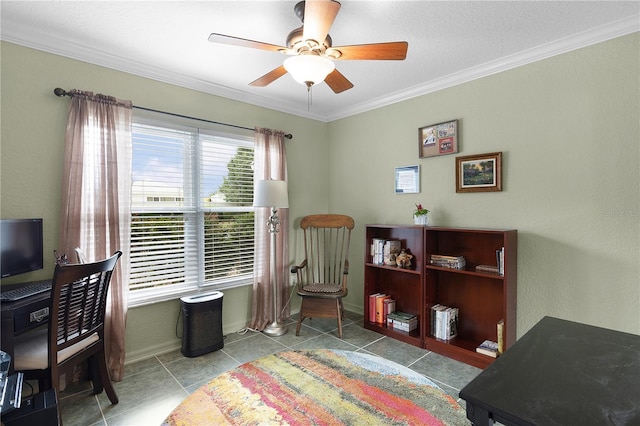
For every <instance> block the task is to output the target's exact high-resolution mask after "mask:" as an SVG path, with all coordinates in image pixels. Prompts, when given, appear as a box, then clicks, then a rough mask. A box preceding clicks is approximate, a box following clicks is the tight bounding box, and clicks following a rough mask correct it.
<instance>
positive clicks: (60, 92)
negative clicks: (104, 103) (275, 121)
mask: <svg viewBox="0 0 640 426" xmlns="http://www.w3.org/2000/svg"><path fill="white" fill-rule="evenodd" d="M53 93H55V95H56V96H58V97H63V96H69V97H72V96H73V94H72V93H71V92H67V91H66V90H64V89H61V88H59V87H56V88H55V89H53ZM133 108H136V109H141V110H144V111H151V112H157V113H160V114H166V115H172V116H174V117H180V118H187V119H189V120H197V121H203V122H205V123H211V124H219V125H221V126H227V127H235V128H236V129H244V130H255V129H252V128H250V127H244V126H236V125H235V124H228V123H220V122H218V121H212V120H206V119H204V118H197V117H190V116H188V115H182V114H176V113H173V112H167V111H160V110H157V109H152V108H145V107H141V106H136V105H133ZM284 137H285V138H287V139H291V138H293V135H292V134H291V133H287V134H285V135H284Z"/></svg>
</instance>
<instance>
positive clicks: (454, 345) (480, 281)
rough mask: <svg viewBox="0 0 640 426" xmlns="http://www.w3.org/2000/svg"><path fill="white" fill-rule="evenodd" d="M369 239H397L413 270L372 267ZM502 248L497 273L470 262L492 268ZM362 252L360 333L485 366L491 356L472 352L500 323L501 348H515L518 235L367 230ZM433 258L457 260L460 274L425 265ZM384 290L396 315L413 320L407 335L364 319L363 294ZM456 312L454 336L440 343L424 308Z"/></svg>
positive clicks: (371, 227) (403, 228)
mask: <svg viewBox="0 0 640 426" xmlns="http://www.w3.org/2000/svg"><path fill="white" fill-rule="evenodd" d="M374 238H382V239H398V240H400V241H401V245H402V248H409V250H410V252H411V254H412V255H413V256H414V258H413V259H412V261H413V262H414V265H413V269H401V268H398V267H395V266H385V265H377V264H374V263H372V262H371V259H372V258H371V252H370V247H371V242H372V240H373V239H374ZM502 247H504V274H503V275H500V274H496V273H493V272H485V271H476V270H475V268H476V266H477V265H496V250H500V249H501V248H502ZM365 248H366V251H367V252H366V253H365V259H366V263H365V274H364V277H365V284H364V285H365V287H364V290H365V292H364V295H365V301H364V302H365V303H364V305H365V321H364V323H365V328H367V329H370V330H374V331H377V332H379V333H381V334H384V335H386V336H389V337H393V338H395V339H398V340H400V341H403V342H407V343H410V344H413V345H415V346H420V347H423V348H426V349H429V350H432V351H434V352H436V353H439V354H441V355H444V356H448V357H450V358H454V359H456V360H459V361H461V362H465V363H467V364H470V365H474V366H476V367H479V368H485V367H486V366H488V365H489V364H491V362H493V361H494V358H492V357H489V356H486V355H482V354H479V353H477V352H476V351H475V348H476V347H477V346H478V345H479V344H480V343H482V342H483V341H484V340H486V339H488V340H493V341H497V340H498V336H497V323H498V322H499V321H500V320H503V321H504V326H503V341H504V345H505V349H506V348H508V347H510V346H511V345H512V344H513V343H515V337H516V328H515V324H516V289H517V282H516V280H517V231H516V230H496V229H469V228H449V227H424V226H400V225H367V227H366V246H365ZM432 254H440V255H448V256H464V258H465V261H466V266H465V268H464V269H451V268H446V267H441V266H435V265H430V264H429V259H430V258H431V255H432ZM375 293H385V294H389V295H391V297H392V298H393V299H395V300H396V310H398V311H403V312H408V313H411V314H415V315H418V317H419V320H418V328H417V329H416V330H414V331H412V332H411V333H406V332H403V331H399V330H395V329H393V328H390V327H387V326H386V325H385V324H378V323H375V322H370V321H369V301H368V299H369V295H371V294H375ZM435 304H441V305H446V306H451V307H456V308H458V309H459V315H458V334H457V336H456V337H455V338H453V339H451V340H448V341H444V340H440V339H436V338H435V337H433V336H431V324H430V321H431V307H432V306H433V305H435Z"/></svg>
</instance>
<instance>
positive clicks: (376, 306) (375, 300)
mask: <svg viewBox="0 0 640 426" xmlns="http://www.w3.org/2000/svg"><path fill="white" fill-rule="evenodd" d="M395 310H396V301H395V300H394V299H392V298H391V296H390V295H388V294H385V293H375V294H370V295H369V322H375V323H378V324H386V323H387V315H389V313H390V312H393V311H395Z"/></svg>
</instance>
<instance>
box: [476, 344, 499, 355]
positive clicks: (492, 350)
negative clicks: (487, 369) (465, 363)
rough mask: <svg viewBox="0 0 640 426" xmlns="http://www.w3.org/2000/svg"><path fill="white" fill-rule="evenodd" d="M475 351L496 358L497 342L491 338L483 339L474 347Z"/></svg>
mask: <svg viewBox="0 0 640 426" xmlns="http://www.w3.org/2000/svg"><path fill="white" fill-rule="evenodd" d="M476 352H478V353H479V354H483V355H487V356H490V357H492V358H496V357H497V356H498V344H497V343H496V342H494V341H492V340H485V341H484V342H482V343H480V346H478V347H477V348H476Z"/></svg>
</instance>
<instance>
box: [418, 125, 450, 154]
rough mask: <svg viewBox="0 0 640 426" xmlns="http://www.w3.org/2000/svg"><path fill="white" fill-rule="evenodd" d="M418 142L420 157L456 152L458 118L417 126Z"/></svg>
mask: <svg viewBox="0 0 640 426" xmlns="http://www.w3.org/2000/svg"><path fill="white" fill-rule="evenodd" d="M418 144H419V150H420V154H419V157H420V158H427V157H435V156H437V155H445V154H454V153H456V152H458V120H452V121H446V122H444V123H438V124H432V125H430V126H425V127H421V128H419V129H418Z"/></svg>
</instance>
